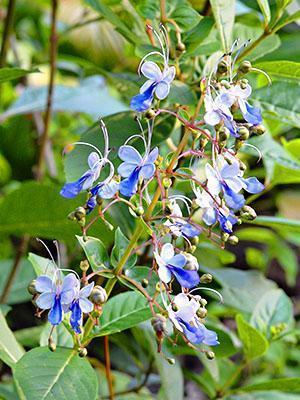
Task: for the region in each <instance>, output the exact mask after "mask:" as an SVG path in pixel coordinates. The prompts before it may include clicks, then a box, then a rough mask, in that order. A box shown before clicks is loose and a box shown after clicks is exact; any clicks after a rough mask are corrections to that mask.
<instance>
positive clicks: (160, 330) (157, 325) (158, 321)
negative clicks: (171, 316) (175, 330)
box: [151, 314, 167, 335]
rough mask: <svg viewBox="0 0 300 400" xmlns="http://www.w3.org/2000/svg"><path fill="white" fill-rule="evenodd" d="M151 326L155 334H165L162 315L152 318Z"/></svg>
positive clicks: (164, 321)
mask: <svg viewBox="0 0 300 400" xmlns="http://www.w3.org/2000/svg"><path fill="white" fill-rule="evenodd" d="M151 325H152V327H153V329H154V331H155V332H156V333H157V334H159V335H162V334H164V333H165V332H166V329H167V320H166V318H165V317H164V316H163V315H161V314H157V315H156V316H155V317H153V318H152V320H151Z"/></svg>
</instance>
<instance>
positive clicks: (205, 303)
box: [199, 298, 207, 307]
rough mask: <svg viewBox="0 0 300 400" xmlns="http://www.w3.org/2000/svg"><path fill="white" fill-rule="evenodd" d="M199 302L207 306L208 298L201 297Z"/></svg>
mask: <svg viewBox="0 0 300 400" xmlns="http://www.w3.org/2000/svg"><path fill="white" fill-rule="evenodd" d="M199 303H200V305H201V306H202V307H205V306H206V305H207V300H205V299H203V298H201V299H200V300H199Z"/></svg>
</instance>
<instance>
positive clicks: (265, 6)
mask: <svg viewBox="0 0 300 400" xmlns="http://www.w3.org/2000/svg"><path fill="white" fill-rule="evenodd" d="M257 3H258V5H259V8H260V9H261V12H262V14H263V16H264V20H265V25H267V24H268V23H269V22H270V19H271V11H270V6H269V2H268V0H257Z"/></svg>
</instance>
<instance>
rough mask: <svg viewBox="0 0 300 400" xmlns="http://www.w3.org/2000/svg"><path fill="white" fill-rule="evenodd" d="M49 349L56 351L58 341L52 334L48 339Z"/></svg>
mask: <svg viewBox="0 0 300 400" xmlns="http://www.w3.org/2000/svg"><path fill="white" fill-rule="evenodd" d="M48 349H49V350H51V351H55V350H56V343H55V342H54V340H53V339H52V337H51V336H50V337H49V339H48Z"/></svg>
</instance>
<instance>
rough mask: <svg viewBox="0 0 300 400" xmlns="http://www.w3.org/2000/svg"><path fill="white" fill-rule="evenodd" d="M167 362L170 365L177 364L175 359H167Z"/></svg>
mask: <svg viewBox="0 0 300 400" xmlns="http://www.w3.org/2000/svg"><path fill="white" fill-rule="evenodd" d="M166 360H167V362H168V363H169V364H170V365H175V363H176V361H175V358H171V357H167V358H166Z"/></svg>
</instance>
